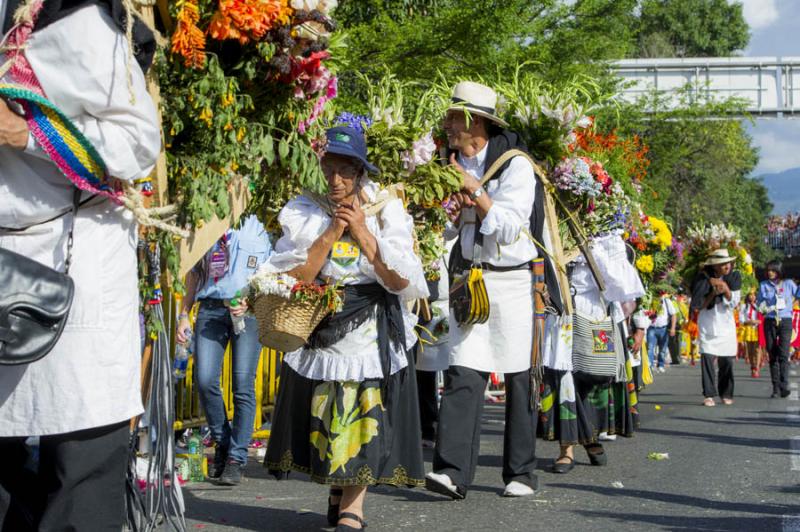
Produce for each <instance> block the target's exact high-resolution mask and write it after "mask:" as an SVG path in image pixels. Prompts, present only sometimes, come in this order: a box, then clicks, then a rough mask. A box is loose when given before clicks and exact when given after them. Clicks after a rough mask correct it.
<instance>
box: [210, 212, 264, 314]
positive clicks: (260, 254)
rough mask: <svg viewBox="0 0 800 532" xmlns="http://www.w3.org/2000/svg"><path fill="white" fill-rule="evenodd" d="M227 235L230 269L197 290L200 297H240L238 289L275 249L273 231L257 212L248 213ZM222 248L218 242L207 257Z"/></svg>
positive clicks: (240, 288) (245, 283) (241, 287)
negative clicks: (253, 213) (272, 240)
mask: <svg viewBox="0 0 800 532" xmlns="http://www.w3.org/2000/svg"><path fill="white" fill-rule="evenodd" d="M226 237H227V246H228V254H229V256H228V269H227V271H226V272H225V275H224V276H222V277H220V278H218V279H217V280H216V281H215V280H214V279H212V278H209V279H208V281H206V284H205V285H204V286H203V287H202V288H201V289H200V290H199V291H198V292H197V296H196V299H206V298H211V299H233V298H234V297H236V292H238V291H240V290H242V289H243V288H244V287H245V286H246V285H247V281H248V280H249V279H250V276H252V275H253V274H254V273H255V272H256V270H257V269H258V267H259V266H261V264H263V263H264V262H266V261H267V259H268V258H269V256H270V254H271V253H272V244H271V243H270V240H269V234H268V233H267V231H266V230H265V229H264V225H263V224H262V223H261V222H260V221H258V218H256V217H255V216H253V215H251V216H249V217H247V219H246V220H244V221H243V222H242V225H241V227H240V228H239V229H229V230H228V232H227V233H226ZM219 248H220V243H219V242H217V243H216V244H214V247H213V248H211V249H210V250H209V252H208V254H207V255H206V257H208V255H210V254H211V253H213V252H214V251H218V250H219ZM204 260H205V259H204Z"/></svg>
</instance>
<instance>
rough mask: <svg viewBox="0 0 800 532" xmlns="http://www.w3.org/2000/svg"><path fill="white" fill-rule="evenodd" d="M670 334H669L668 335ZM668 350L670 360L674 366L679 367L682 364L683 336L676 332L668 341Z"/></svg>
mask: <svg viewBox="0 0 800 532" xmlns="http://www.w3.org/2000/svg"><path fill="white" fill-rule="evenodd" d="M667 334H669V332H668V333H667ZM667 349H668V350H669V358H670V361H671V362H672V364H674V365H676V366H678V365H680V363H681V335H680V333H678V332H676V333H675V335H674V336H670V337H669V340H667Z"/></svg>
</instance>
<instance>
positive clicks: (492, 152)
mask: <svg viewBox="0 0 800 532" xmlns="http://www.w3.org/2000/svg"><path fill="white" fill-rule="evenodd" d="M515 149H516V150H521V151H524V152H525V153H528V147H527V146H526V145H525V143H524V142H523V140H522V138H521V137H520V136H519V135H518V134H517V133H515V132H513V131H510V130H507V129H502V130H500V131H499V132H498V133H497V134H495V135H492V136H491V137H490V138H489V145H488V147H487V148H486V161H485V163H484V168H485V169H486V170H488V169H489V168H491V166H492V164H494V162H495V161H496V160H497V159H499V158H500V156H501V155H503V154H504V153H505V152H507V151H509V150H515ZM449 157H450V154H449V153H448V159H447V160H449ZM509 164H511V160H508V161H506V163H505V164H504V165H503V166H501V167H500V169H499V170H498V171H497V172H495V174H494V176H492V178H491V179H490V180H489V181H492V180H494V179H498V178H499V177H500V176H501V175H502V174H503V172H504V171H505V170H506V169H507V168H508V165H509ZM544 195H545V191H544V185H543V184H542V180H541V179H540V178H539V176H538V175H537V176H536V195H535V199H534V202H533V209H532V210H531V218H530V228H531V234H532V235H533V237H534V238H535V239H536V242H541V243H544V238H543V234H544V223H545V212H544V197H545V196H544ZM475 234H476V235H478V230H477V228H476V231H475ZM535 245H536V251H537V252H538V254H539V257H541V258H542V259H544V278H545V284H546V285H547V291H548V293H549V294H550V305H551V306H552V307H553V308H555V309H556V310H557V311H558V313H559V314H562V313H563V311H564V304H563V302H562V301H561V290H560V289H559V286H558V278H557V277H556V269H555V267H554V266H553V261H552V260H551V259H550V256H549V255H548V254H547V253H546V252H545V250H543V249H542V248H541V247H540V246H539V244H538V243H537V244H535ZM454 261H455V264H460V265H462V266H464V265H466V263H467V261H466V260H465V259H464V257H463V255H462V253H461V237H459V240H458V241H457V242H456V245H455V246H454V247H453V251H452V253H451V254H450V265H451V271H452V267H453V265H454ZM467 267H468V265H467Z"/></svg>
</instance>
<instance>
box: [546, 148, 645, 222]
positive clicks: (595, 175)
mask: <svg viewBox="0 0 800 532" xmlns="http://www.w3.org/2000/svg"><path fill="white" fill-rule="evenodd" d="M551 179H552V182H553V184H554V185H555V187H556V189H557V190H558V191H560V197H561V199H562V201H564V203H565V204H566V205H567V206H568V207H569V208H570V209H571V210H573V211H575V213H576V214H577V215H578V217H579V218H580V220H581V221H582V222H583V227H584V230H585V231H586V233H587V234H588V235H589V236H599V235H602V234H606V233H610V232H613V231H622V229H624V228H625V226H626V223H627V219H628V216H629V214H630V208H631V202H630V200H629V198H628V196H627V195H626V194H625V192H624V191H623V190H622V187H621V186H620V185H619V184H618V183H615V182H614V180H613V179H612V178H611V176H610V175H609V174H608V172H607V171H606V170H605V168H603V165H602V163H600V162H597V161H593V160H592V159H589V158H588V157H570V158H567V159H564V160H563V161H561V162H560V163H559V164H558V165H557V166H556V167H555V169H554V170H553V173H552V176H551Z"/></svg>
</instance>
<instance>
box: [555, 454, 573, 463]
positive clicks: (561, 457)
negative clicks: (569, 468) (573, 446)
mask: <svg viewBox="0 0 800 532" xmlns="http://www.w3.org/2000/svg"><path fill="white" fill-rule="evenodd" d="M565 458H566V459H567V460H569V461H570V462H572V463H574V462H575V459H574V458H573V457H571V456H567V455H564V456H559V457H558V458H556V463H558V461H559V460H563V459H565Z"/></svg>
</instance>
